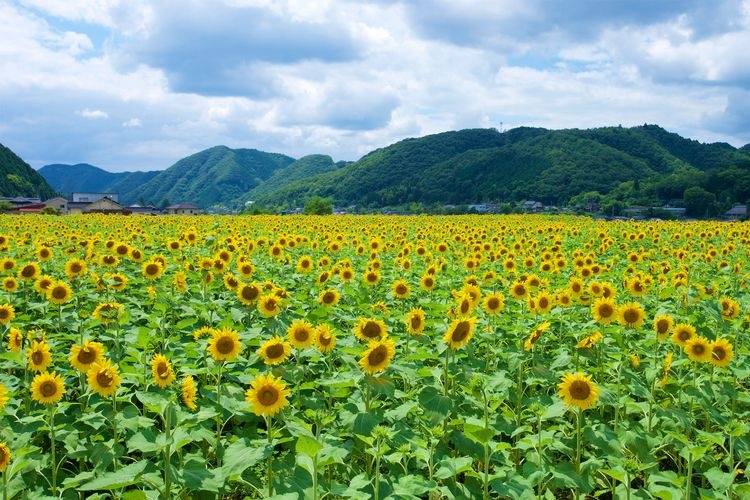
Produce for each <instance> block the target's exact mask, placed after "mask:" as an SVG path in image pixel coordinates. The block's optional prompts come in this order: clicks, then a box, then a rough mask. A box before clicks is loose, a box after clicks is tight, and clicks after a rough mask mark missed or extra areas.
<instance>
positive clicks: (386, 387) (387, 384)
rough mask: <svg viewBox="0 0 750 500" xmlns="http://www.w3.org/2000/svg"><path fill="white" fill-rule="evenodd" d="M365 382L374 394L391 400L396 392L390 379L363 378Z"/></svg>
mask: <svg viewBox="0 0 750 500" xmlns="http://www.w3.org/2000/svg"><path fill="white" fill-rule="evenodd" d="M365 382H366V383H367V385H369V386H370V387H372V390H373V391H375V393H376V394H382V395H384V396H387V397H389V398H392V397H393V395H394V394H395V392H396V384H395V383H394V382H393V379H392V378H390V377H365Z"/></svg>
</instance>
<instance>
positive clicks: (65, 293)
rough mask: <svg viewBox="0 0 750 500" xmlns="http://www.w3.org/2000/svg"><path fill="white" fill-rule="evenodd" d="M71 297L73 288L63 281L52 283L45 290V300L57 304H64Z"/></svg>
mask: <svg viewBox="0 0 750 500" xmlns="http://www.w3.org/2000/svg"><path fill="white" fill-rule="evenodd" d="M71 297H73V290H71V289H70V286H69V285H68V284H67V283H65V282H64V281H57V282H55V283H53V284H52V286H51V287H50V289H49V291H48V292H47V300H49V301H50V302H52V303H53V304H57V305H62V304H65V303H66V302H67V301H69V300H70V298H71Z"/></svg>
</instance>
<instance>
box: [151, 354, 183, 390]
mask: <svg viewBox="0 0 750 500" xmlns="http://www.w3.org/2000/svg"><path fill="white" fill-rule="evenodd" d="M151 375H152V376H153V377H154V383H155V384H156V385H158V386H159V387H161V388H164V387H167V386H168V385H169V384H171V383H172V382H174V381H175V379H176V378H177V377H176V376H175V374H174V370H172V365H171V364H170V363H169V360H168V359H167V358H166V357H165V356H164V355H163V354H157V355H156V356H154V357H153V359H152V360H151Z"/></svg>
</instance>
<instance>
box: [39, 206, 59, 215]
mask: <svg viewBox="0 0 750 500" xmlns="http://www.w3.org/2000/svg"><path fill="white" fill-rule="evenodd" d="M39 213H41V214H44V215H60V209H58V208H55V207H44V208H43V209H42V211H41V212H39Z"/></svg>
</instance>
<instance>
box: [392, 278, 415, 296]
mask: <svg viewBox="0 0 750 500" xmlns="http://www.w3.org/2000/svg"><path fill="white" fill-rule="evenodd" d="M410 291H411V289H410V288H409V283H408V282H407V281H406V280H396V281H394V282H393V286H391V293H392V294H393V297H394V298H397V299H404V298H406V297H408V296H409V292H410Z"/></svg>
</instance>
